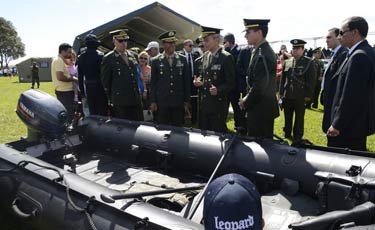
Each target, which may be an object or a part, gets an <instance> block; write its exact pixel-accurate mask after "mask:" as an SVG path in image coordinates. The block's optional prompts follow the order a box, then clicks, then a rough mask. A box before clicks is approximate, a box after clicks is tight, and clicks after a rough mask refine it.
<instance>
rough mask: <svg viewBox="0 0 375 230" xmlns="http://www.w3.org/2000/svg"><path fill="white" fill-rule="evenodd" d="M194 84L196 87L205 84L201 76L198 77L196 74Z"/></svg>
mask: <svg viewBox="0 0 375 230" xmlns="http://www.w3.org/2000/svg"><path fill="white" fill-rule="evenodd" d="M193 84H194V86H195V87H201V86H203V82H202V80H201V77H197V76H195V75H194V81H193Z"/></svg>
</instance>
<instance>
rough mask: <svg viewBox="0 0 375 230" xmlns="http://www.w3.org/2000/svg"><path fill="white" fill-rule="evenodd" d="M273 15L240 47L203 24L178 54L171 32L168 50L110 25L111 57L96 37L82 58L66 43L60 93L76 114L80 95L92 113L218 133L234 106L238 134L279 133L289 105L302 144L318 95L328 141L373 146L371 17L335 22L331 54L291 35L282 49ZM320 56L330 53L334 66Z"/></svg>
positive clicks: (291, 130) (252, 25) (58, 67)
mask: <svg viewBox="0 0 375 230" xmlns="http://www.w3.org/2000/svg"><path fill="white" fill-rule="evenodd" d="M269 22H270V20H260V19H244V25H245V38H246V39H247V42H248V45H247V46H245V47H242V48H240V47H239V46H238V45H237V44H236V43H235V38H234V35H233V34H231V33H228V34H226V35H225V36H224V39H223V42H221V36H220V31H221V29H218V28H212V27H205V26H201V28H202V33H201V36H200V37H199V38H197V39H195V40H194V41H193V40H192V39H187V40H185V41H184V42H183V49H182V50H180V51H177V50H176V41H177V38H176V31H173V30H172V31H166V32H165V33H163V34H161V35H160V36H159V40H160V42H161V45H162V48H163V52H162V53H160V47H159V43H158V42H156V41H151V42H150V43H149V44H148V45H147V47H146V49H145V50H144V51H141V50H139V49H135V48H134V47H133V48H132V49H130V47H128V41H129V39H130V37H129V35H128V33H127V32H128V31H127V30H126V29H120V30H115V31H111V32H110V35H111V36H112V41H113V44H114V49H113V50H112V51H110V52H108V53H107V54H105V55H104V54H102V53H101V52H99V51H97V48H98V46H99V45H100V41H99V40H98V39H97V37H96V36H95V35H94V34H88V35H87V36H86V38H85V45H86V47H87V48H86V49H85V51H84V52H82V53H81V54H80V55H79V56H78V59H77V61H75V57H74V56H72V55H74V52H73V51H72V47H71V46H70V45H69V44H66V43H64V44H61V45H60V47H59V55H58V57H57V58H56V59H55V60H54V61H53V63H52V79H53V83H54V86H55V91H56V96H57V98H58V99H59V100H60V101H61V102H62V104H63V105H64V106H65V107H66V109H67V111H68V118H69V120H72V119H73V114H74V104H76V103H77V102H79V101H82V102H83V103H84V104H87V105H88V108H89V112H90V114H98V115H103V116H107V115H109V116H111V117H115V118H123V119H129V120H136V121H143V120H147V121H154V122H155V123H157V124H166V125H173V126H184V125H197V126H198V127H199V128H200V129H202V130H211V131H217V132H227V126H226V121H227V116H228V109H229V106H231V107H232V109H233V113H234V122H235V127H236V129H237V132H240V133H241V134H242V135H249V136H252V137H260V138H272V137H273V134H274V119H275V118H277V117H278V116H279V113H280V109H281V110H282V111H283V112H284V117H285V125H284V128H283V131H284V137H285V138H291V140H292V141H293V142H295V143H298V142H301V141H302V140H303V135H304V122H305V117H304V115H305V109H306V108H317V107H318V104H319V101H318V99H319V98H320V99H321V100H320V103H321V104H323V105H324V118H323V121H322V129H323V131H324V132H325V133H326V135H327V140H328V146H332V147H342V148H351V149H356V150H366V137H367V136H368V135H371V134H373V133H374V132H375V116H374V109H375V102H374V100H375V95H374V91H375V90H374V81H375V79H374V78H375V73H374V71H375V53H374V50H373V48H372V47H371V46H370V45H369V44H368V42H367V40H366V36H367V32H368V24H367V22H366V20H365V19H364V18H362V17H351V18H348V19H346V20H345V21H344V22H343V24H342V25H341V28H340V29H339V28H335V27H334V28H332V29H329V30H328V32H327V36H326V42H327V47H328V48H329V49H330V50H331V51H328V49H323V50H322V49H321V48H316V49H314V50H311V51H308V50H307V49H305V47H304V46H305V44H306V42H305V41H303V40H301V39H293V40H291V45H292V51H291V52H288V51H287V50H286V46H285V45H282V46H281V49H280V52H279V53H277V54H276V53H275V52H274V51H273V49H272V48H271V46H270V44H269V43H268V42H267V40H266V38H267V34H268V24H269ZM195 44H196V45H197V46H198V47H199V48H195V49H194V45H195ZM308 54H311V56H312V57H311V58H310V57H307V55H308ZM322 56H324V57H326V58H329V62H328V64H327V66H326V67H325V66H324V64H323V62H322V60H321V58H322ZM293 118H294V122H293ZM307 122H308V121H307Z"/></svg>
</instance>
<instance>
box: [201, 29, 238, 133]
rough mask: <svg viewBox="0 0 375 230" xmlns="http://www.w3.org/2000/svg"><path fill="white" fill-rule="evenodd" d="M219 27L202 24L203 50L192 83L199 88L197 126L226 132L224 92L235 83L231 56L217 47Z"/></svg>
mask: <svg viewBox="0 0 375 230" xmlns="http://www.w3.org/2000/svg"><path fill="white" fill-rule="evenodd" d="M220 30H221V29H216V28H210V27H205V26H202V38H203V44H204V46H205V48H207V52H205V53H204V54H203V55H202V57H201V58H200V59H197V65H196V68H197V69H196V71H195V72H196V74H195V75H196V76H195V79H194V85H195V86H196V87H199V93H200V99H199V108H200V113H199V127H200V129H203V130H212V131H217V132H226V131H227V126H226V119H227V118H226V115H227V112H226V111H225V110H226V109H227V97H228V93H229V91H230V90H232V88H233V87H234V83H235V63H234V59H233V57H232V55H231V54H230V53H228V52H226V51H225V50H224V48H223V47H220V45H219V43H220Z"/></svg>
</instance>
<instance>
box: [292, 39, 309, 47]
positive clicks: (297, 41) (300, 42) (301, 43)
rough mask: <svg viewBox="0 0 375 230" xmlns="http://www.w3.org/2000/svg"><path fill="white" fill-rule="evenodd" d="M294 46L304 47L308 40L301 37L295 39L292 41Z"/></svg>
mask: <svg viewBox="0 0 375 230" xmlns="http://www.w3.org/2000/svg"><path fill="white" fill-rule="evenodd" d="M290 43H291V44H292V46H293V47H304V46H305V44H306V42H305V41H304V40H301V39H293V40H291V41H290Z"/></svg>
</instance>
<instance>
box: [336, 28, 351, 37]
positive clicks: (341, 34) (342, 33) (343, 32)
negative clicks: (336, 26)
mask: <svg viewBox="0 0 375 230" xmlns="http://www.w3.org/2000/svg"><path fill="white" fill-rule="evenodd" d="M349 31H351V29H348V30H345V31H342V30H340V32H339V34H340V36H343V35H344V34H345V33H346V32H349Z"/></svg>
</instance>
